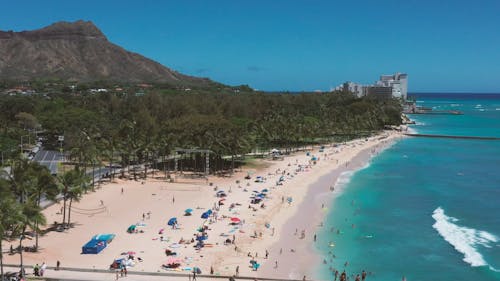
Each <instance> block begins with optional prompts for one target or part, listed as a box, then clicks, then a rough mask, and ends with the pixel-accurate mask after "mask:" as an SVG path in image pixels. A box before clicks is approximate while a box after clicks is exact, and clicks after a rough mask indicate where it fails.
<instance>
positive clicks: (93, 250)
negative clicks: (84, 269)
mask: <svg viewBox="0 0 500 281" xmlns="http://www.w3.org/2000/svg"><path fill="white" fill-rule="evenodd" d="M107 245H108V243H106V241H99V240H95V239H92V240H90V241H89V242H87V244H85V245H83V247H82V254H99V253H100V252H101V251H102V250H104V248H106V246H107Z"/></svg>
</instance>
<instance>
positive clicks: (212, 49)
mask: <svg viewBox="0 0 500 281" xmlns="http://www.w3.org/2000/svg"><path fill="white" fill-rule="evenodd" d="M430 4H432V5H430ZM96 6H98V7H99V9H95V7H96ZM3 7H4V9H5V10H6V11H9V13H6V14H5V15H4V16H3V18H2V21H1V22H0V30H16V31H21V30H33V29H39V28H42V27H45V26H48V25H50V24H52V23H55V22H58V21H76V20H80V19H82V20H85V21H92V22H93V23H95V24H96V26H97V27H98V28H99V29H101V30H102V32H103V33H104V34H105V35H106V37H107V38H108V39H109V41H111V42H113V43H115V44H117V45H119V46H121V47H123V48H125V49H127V50H130V51H132V52H136V53H139V54H141V55H143V56H145V57H148V58H150V59H152V60H155V61H157V62H159V63H161V64H162V65H165V66H167V67H169V68H171V69H173V70H176V71H178V72H180V73H183V74H187V75H192V76H197V77H206V78H210V79H212V80H214V81H217V82H220V83H224V84H227V85H244V84H247V85H249V86H250V87H252V88H255V89H258V90H263V91H283V89H285V90H289V91H290V90H291V89H294V90H299V91H316V90H321V91H327V90H329V89H331V88H334V87H336V86H338V85H339V84H341V83H343V82H345V81H354V82H358V83H361V84H371V83H373V82H374V81H376V80H377V79H378V78H379V76H380V75H383V74H393V73H395V72H403V73H407V74H408V76H409V78H408V81H409V82H408V88H409V91H411V92H481V93H482V92H484V93H496V92H500V85H499V84H498V81H500V76H499V74H498V73H500V63H494V62H495V61H497V62H500V53H499V52H498V51H497V48H496V46H498V45H500V36H497V34H498V32H497V26H500V18H499V17H498V16H497V15H496V13H497V11H498V10H500V2H498V1H495V0H484V1H482V2H481V5H476V4H474V3H471V2H469V1H465V0H457V1H451V0H445V1H441V2H434V1H432V2H431V1H428V0H424V1H407V2H398V5H394V3H393V1H390V0H380V1H376V2H373V1H362V3H361V5H360V3H359V2H356V3H350V2H345V1H339V2H337V1H317V2H314V4H311V3H310V2H307V1H292V2H290V1H282V0H277V1H273V2H267V1H266V2H264V1H259V0H257V1H252V2H249V3H241V2H234V1H228V0H220V1H218V2H217V4H214V3H211V2H210V3H209V2H206V1H201V0H192V1H187V2H175V1H172V2H170V1H169V2H160V3H140V2H137V1H127V0H123V1H119V2H118V1H114V0H110V1H104V2H103V1H95V0H89V1H87V2H85V3H80V2H73V1H62V0H54V1H51V2H49V3H47V2H40V1H34V0H27V1H24V2H22V3H18V2H13V1H11V2H7V3H4V5H3ZM117 7H120V9H119V10H120V13H117V12H116V8H117ZM353 15H355V16H353ZM131 19H132V20H131Z"/></svg>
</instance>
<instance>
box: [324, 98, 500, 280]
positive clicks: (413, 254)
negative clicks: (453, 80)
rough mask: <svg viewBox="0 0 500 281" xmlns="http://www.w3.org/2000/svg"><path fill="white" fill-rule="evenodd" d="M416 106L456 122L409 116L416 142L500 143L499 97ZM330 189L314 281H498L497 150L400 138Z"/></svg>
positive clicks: (494, 146) (499, 197) (435, 100)
mask: <svg viewBox="0 0 500 281" xmlns="http://www.w3.org/2000/svg"><path fill="white" fill-rule="evenodd" d="M416 97H417V100H418V105H421V106H425V107H432V108H434V109H437V110H459V111H462V112H463V113H464V114H463V115H411V116H410V117H411V118H412V119H413V120H415V121H416V122H417V124H416V125H413V126H411V129H412V130H414V131H416V132H418V133H432V134H448V135H472V136H493V137H500V95H493V94H491V95H474V94H425V95H417V96H416ZM337 186H343V188H342V192H341V194H339V196H336V197H335V199H333V200H334V202H333V204H332V208H330V209H329V210H328V214H327V217H326V219H325V222H324V227H323V229H322V230H321V232H319V234H318V242H317V243H316V244H315V248H316V250H317V252H318V253H319V254H320V255H321V257H322V259H323V262H322V263H321V264H319V265H318V266H317V268H318V269H317V270H316V272H317V278H318V279H321V280H333V274H332V269H336V270H338V271H339V272H342V271H343V270H345V271H346V273H347V274H348V276H349V277H350V278H349V280H354V276H355V274H359V273H361V271H362V270H365V271H366V272H367V273H368V276H367V279H366V280H384V281H388V280H403V276H404V277H405V278H406V280H408V281H412V280H442V281H445V280H450V281H451V280H453V281H455V280H500V141H491V140H463V139H430V138H410V137H408V138H404V139H402V140H400V141H398V142H396V143H395V144H394V145H392V146H391V147H390V148H388V149H386V150H385V151H383V152H382V153H380V154H379V155H377V156H375V157H373V158H372V159H371V161H370V163H369V165H367V166H366V167H365V168H364V169H361V170H358V171H356V172H354V173H353V172H347V173H344V174H343V175H342V176H341V177H340V178H339V180H338V182H337ZM353 274H354V275H353Z"/></svg>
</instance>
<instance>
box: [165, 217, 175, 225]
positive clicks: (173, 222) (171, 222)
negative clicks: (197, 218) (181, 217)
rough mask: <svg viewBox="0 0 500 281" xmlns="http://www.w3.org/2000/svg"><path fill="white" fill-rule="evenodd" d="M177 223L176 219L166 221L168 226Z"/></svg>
mask: <svg viewBox="0 0 500 281" xmlns="http://www.w3.org/2000/svg"><path fill="white" fill-rule="evenodd" d="M176 222H177V218H171V219H169V220H168V223H167V224H168V225H174V224H175V223H176Z"/></svg>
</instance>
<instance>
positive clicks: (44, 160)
mask: <svg viewBox="0 0 500 281" xmlns="http://www.w3.org/2000/svg"><path fill="white" fill-rule="evenodd" d="M63 160H64V155H63V154H62V153H61V152H59V151H55V150H44V149H40V151H38V153H37V154H36V155H35V157H34V158H33V161H36V162H38V163H40V164H41V165H44V166H47V168H49V170H50V173H51V174H53V175H55V174H57V169H58V164H59V163H60V162H62V161H63Z"/></svg>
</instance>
